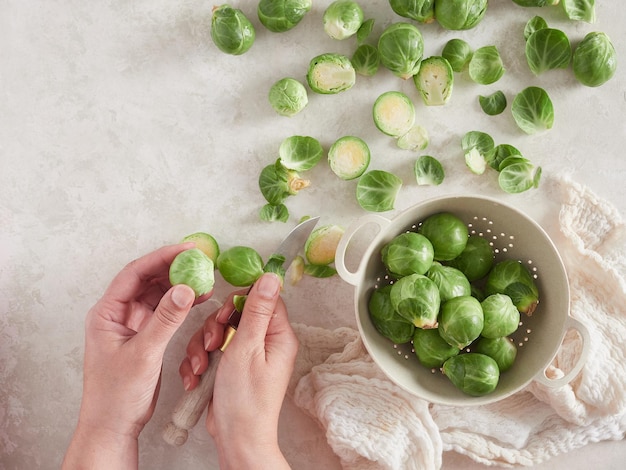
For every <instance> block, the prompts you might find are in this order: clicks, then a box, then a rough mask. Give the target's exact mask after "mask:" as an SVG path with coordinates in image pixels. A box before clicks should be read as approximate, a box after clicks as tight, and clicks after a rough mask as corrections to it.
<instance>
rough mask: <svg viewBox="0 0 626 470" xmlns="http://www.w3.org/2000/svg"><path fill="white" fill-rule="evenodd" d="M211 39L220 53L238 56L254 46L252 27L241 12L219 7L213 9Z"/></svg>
mask: <svg viewBox="0 0 626 470" xmlns="http://www.w3.org/2000/svg"><path fill="white" fill-rule="evenodd" d="M211 39H213V42H214V43H215V45H216V46H217V47H218V49H219V50H221V51H222V52H225V53H227V54H232V55H240V54H243V53H245V52H247V51H248V50H249V49H250V48H251V47H252V44H254V39H255V31H254V26H252V23H250V20H249V19H248V18H247V17H246V15H244V13H243V12H242V11H241V10H239V9H237V8H232V7H230V6H229V5H221V6H219V7H216V8H214V9H213V16H212V17H211Z"/></svg>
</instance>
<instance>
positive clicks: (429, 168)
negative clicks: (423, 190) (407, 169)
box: [414, 155, 445, 186]
mask: <svg viewBox="0 0 626 470" xmlns="http://www.w3.org/2000/svg"><path fill="white" fill-rule="evenodd" d="M414 170H415V179H416V180H417V184H418V185H420V186H424V185H432V186H438V185H440V184H441V183H443V180H444V178H445V172H444V170H443V166H442V165H441V162H439V160H437V159H436V158H434V157H431V156H430V155H422V156H421V157H419V158H418V159H417V160H416V161H415V168H414Z"/></svg>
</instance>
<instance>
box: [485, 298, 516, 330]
mask: <svg viewBox="0 0 626 470" xmlns="http://www.w3.org/2000/svg"><path fill="white" fill-rule="evenodd" d="M480 305H481V306H482V308H483V315H484V317H485V320H484V322H485V324H484V326H483V331H482V332H481V336H483V337H485V338H500V337H501V336H508V335H510V334H511V333H513V332H515V330H517V328H518V326H519V321H520V315H519V311H518V310H517V307H515V305H513V301H512V300H511V297H509V296H508V295H505V294H492V295H490V296H488V297H487V298H485V300H483V301H482V302H481V303H480Z"/></svg>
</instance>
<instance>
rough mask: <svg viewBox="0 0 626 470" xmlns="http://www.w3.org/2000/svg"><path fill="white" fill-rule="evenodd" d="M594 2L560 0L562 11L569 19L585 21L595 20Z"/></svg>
mask: <svg viewBox="0 0 626 470" xmlns="http://www.w3.org/2000/svg"><path fill="white" fill-rule="evenodd" d="M595 3H596V2H595V0H561V6H562V7H563V11H564V12H565V14H566V15H567V17H568V18H569V19H570V20H575V21H586V22H587V23H594V22H595V21H596V9H595Z"/></svg>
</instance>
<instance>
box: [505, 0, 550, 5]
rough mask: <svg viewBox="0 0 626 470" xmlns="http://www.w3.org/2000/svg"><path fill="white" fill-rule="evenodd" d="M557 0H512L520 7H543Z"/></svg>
mask: <svg viewBox="0 0 626 470" xmlns="http://www.w3.org/2000/svg"><path fill="white" fill-rule="evenodd" d="M559 1H560V0H513V2H515V3H517V4H518V5H519V6H522V7H545V6H551V5H556V4H558V3H559Z"/></svg>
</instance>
